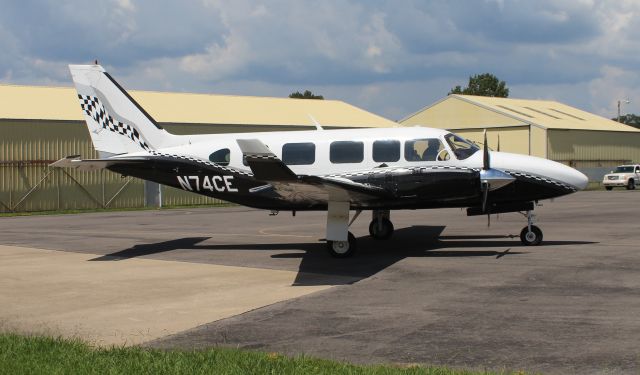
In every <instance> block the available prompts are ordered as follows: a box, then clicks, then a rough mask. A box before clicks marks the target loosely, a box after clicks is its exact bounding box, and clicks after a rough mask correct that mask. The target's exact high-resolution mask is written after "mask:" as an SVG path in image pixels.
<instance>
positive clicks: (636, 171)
mask: <svg viewBox="0 0 640 375" xmlns="http://www.w3.org/2000/svg"><path fill="white" fill-rule="evenodd" d="M639 183H640V164H631V165H620V166H618V167H616V170H615V171H611V173H609V174H606V175H604V179H603V180H602V184H603V185H604V187H605V188H606V189H607V190H611V189H613V188H614V187H615V186H619V187H622V186H624V187H626V188H627V190H633V189H635V188H636V185H638V184H639Z"/></svg>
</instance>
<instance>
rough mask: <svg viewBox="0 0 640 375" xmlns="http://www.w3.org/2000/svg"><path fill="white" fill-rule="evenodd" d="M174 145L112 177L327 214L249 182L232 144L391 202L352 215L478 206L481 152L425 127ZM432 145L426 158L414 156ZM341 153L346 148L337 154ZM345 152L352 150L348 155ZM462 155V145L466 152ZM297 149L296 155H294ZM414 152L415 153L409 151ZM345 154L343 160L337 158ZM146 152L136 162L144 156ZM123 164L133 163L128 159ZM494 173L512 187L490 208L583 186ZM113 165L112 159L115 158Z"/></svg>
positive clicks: (532, 173) (516, 171) (506, 165)
mask: <svg viewBox="0 0 640 375" xmlns="http://www.w3.org/2000/svg"><path fill="white" fill-rule="evenodd" d="M180 137H182V138H183V140H182V144H181V145H179V146H173V147H168V148H165V149H158V150H157V151H156V152H155V153H156V157H155V158H154V159H153V161H147V162H146V163H144V164H139V165H138V164H136V163H132V164H118V165H116V166H112V167H109V169H111V170H113V171H115V172H117V173H121V174H123V175H130V176H134V177H139V178H142V179H145V180H151V181H155V182H158V183H161V184H164V185H168V186H172V187H175V188H178V189H181V190H185V191H190V192H194V193H197V194H202V195H206V196H210V197H214V198H219V199H223V200H226V201H230V202H236V203H240V204H243V205H247V206H251V207H256V208H263V209H272V210H325V209H326V208H327V199H328V197H327V196H326V194H322V193H319V192H316V191H314V190H313V189H309V191H300V189H292V191H291V193H290V194H283V192H282V189H280V190H279V191H278V192H276V191H274V189H272V188H271V185H270V184H269V183H268V182H265V181H261V180H259V179H256V178H255V177H254V176H253V173H252V172H251V169H250V168H249V167H248V166H247V165H245V164H246V162H244V163H243V161H244V159H243V154H242V151H241V150H240V147H239V146H238V145H237V143H236V140H237V139H259V140H260V141H261V142H263V143H264V144H265V145H266V146H267V147H269V149H270V150H271V151H272V152H273V153H274V154H275V155H276V156H277V157H278V158H279V159H280V160H283V161H284V162H285V164H287V166H288V167H289V168H290V169H291V170H292V171H293V172H295V173H296V174H299V175H315V176H322V177H329V178H336V179H346V180H350V181H353V182H357V183H361V184H366V185H370V186H375V187H379V188H381V189H384V190H385V191H387V192H388V195H387V196H385V197H381V198H379V199H375V200H362V201H358V200H354V201H352V202H351V208H352V209H415V208H437V207H471V206H477V205H479V204H480V200H481V194H480V193H479V192H480V188H479V185H480V179H479V173H480V170H481V168H482V157H481V154H482V153H481V152H479V150H477V149H473V148H471V149H467V150H466V152H467V153H466V154H464V153H463V154H460V153H457V152H456V150H454V149H452V146H454V145H452V142H451V141H450V140H451V133H449V132H447V131H444V130H440V129H432V128H425V127H413V128H383V129H348V130H322V131H319V130H314V131H287V132H269V133H241V134H238V133H234V134H219V135H192V136H180ZM429 142H431V143H434V144H436V145H437V147H438V149H436V151H438V152H440V153H441V154H440V155H437V154H436V152H435V151H434V152H432V153H431V155H430V156H426V157H424V158H422V157H421V156H422V155H420V156H418V157H415V154H416V153H417V151H420V152H422V153H423V154H424V153H425V152H427V150H421V149H420V148H421V147H424V146H426V145H427V144H428V143H429ZM340 147H342V148H343V149H340ZM350 147H351V149H350ZM465 147H466V146H465ZM296 148H297V149H296ZM416 149H417V151H416ZM341 152H342V154H345V155H342V154H341ZM145 155H147V153H140V154H139V156H140V157H144V156H145ZM126 156H127V157H132V156H136V154H127V155H126ZM491 157H492V159H493V166H494V167H495V168H498V169H501V170H504V171H505V172H506V173H509V174H510V175H512V176H513V177H514V178H515V181H514V182H513V183H511V184H509V185H508V186H505V187H504V188H501V189H498V190H496V191H494V192H492V195H491V201H492V203H494V204H500V203H511V202H519V201H529V202H530V201H536V200H542V199H548V198H554V197H558V196H561V195H565V194H569V193H572V192H574V191H576V190H578V189H580V188H582V187H581V186H580V185H582V184H583V183H584V181H583V177H582V176H581V175H580V174H579V173H578V172H576V171H575V170H574V169H572V168H569V167H567V166H564V165H562V164H560V163H556V162H552V161H549V160H546V159H541V158H535V157H531V156H524V155H516V154H507V153H499V152H491ZM115 159H117V157H116V158H115Z"/></svg>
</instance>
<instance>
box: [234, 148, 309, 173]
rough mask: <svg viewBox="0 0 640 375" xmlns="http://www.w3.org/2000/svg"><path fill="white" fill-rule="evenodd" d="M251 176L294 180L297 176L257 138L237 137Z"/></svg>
mask: <svg viewBox="0 0 640 375" xmlns="http://www.w3.org/2000/svg"><path fill="white" fill-rule="evenodd" d="M237 142H238V146H240V150H242V156H243V157H244V158H245V160H246V161H247V164H249V168H251V172H253V176H254V177H255V178H256V179H258V180H262V181H296V180H297V179H298V176H296V174H295V173H293V171H292V170H291V169H289V167H287V165H286V164H285V163H283V162H282V160H280V159H279V158H278V157H277V156H276V155H275V154H274V153H273V152H271V150H269V148H268V147H267V146H266V145H265V144H264V143H262V142H261V141H260V140H258V139H238V140H237Z"/></svg>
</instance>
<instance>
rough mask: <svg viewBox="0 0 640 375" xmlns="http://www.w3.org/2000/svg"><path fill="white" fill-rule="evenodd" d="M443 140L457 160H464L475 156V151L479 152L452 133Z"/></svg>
mask: <svg viewBox="0 0 640 375" xmlns="http://www.w3.org/2000/svg"><path fill="white" fill-rule="evenodd" d="M444 139H445V140H446V141H447V143H448V144H449V146H450V147H451V151H453V153H454V154H455V155H456V158H458V160H464V159H466V158H468V157H469V156H471V155H473V154H475V153H476V151H478V150H480V149H479V148H478V146H476V145H474V144H473V143H471V142H469V141H467V140H466V139H464V138H462V137H460V136H458V135H455V134H453V133H449V134H447V135H445V136H444Z"/></svg>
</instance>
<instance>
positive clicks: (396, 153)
mask: <svg viewBox="0 0 640 375" xmlns="http://www.w3.org/2000/svg"><path fill="white" fill-rule="evenodd" d="M398 160H400V141H394V140H384V141H375V142H373V161H375V162H385V161H398Z"/></svg>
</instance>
